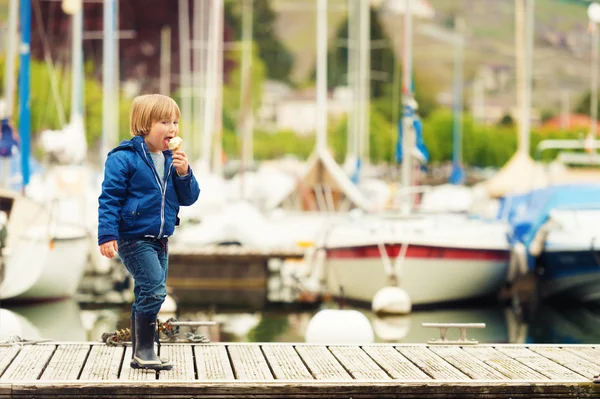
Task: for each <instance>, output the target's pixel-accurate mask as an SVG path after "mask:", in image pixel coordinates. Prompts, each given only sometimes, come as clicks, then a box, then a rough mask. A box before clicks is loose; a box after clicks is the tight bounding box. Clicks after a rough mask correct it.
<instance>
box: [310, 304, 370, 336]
mask: <svg viewBox="0 0 600 399" xmlns="http://www.w3.org/2000/svg"><path fill="white" fill-rule="evenodd" d="M304 339H305V341H306V342H309V343H336V344H342V343H355V344H358V343H372V342H374V340H375V335H374V333H373V327H371V323H370V322H369V319H367V317H366V316H365V315H363V314H362V313H360V312H359V311H357V310H352V309H341V310H340V309H324V310H321V311H319V312H317V314H315V315H314V316H313V317H312V319H310V321H309V322H308V325H307V326H306V332H305V334H304Z"/></svg>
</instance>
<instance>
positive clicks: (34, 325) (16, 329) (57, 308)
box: [0, 299, 87, 342]
mask: <svg viewBox="0 0 600 399" xmlns="http://www.w3.org/2000/svg"><path fill="white" fill-rule="evenodd" d="M1 310H2V312H3V313H2V315H3V316H4V318H3V319H0V337H3V339H7V337H8V336H11V335H18V336H19V337H21V338H23V339H52V340H60V341H76V342H79V341H87V334H86V331H85V329H84V327H83V324H82V323H81V316H80V308H79V305H78V304H77V302H75V301H74V300H72V299H69V300H63V301H57V302H51V303H45V304H29V305H19V306H11V307H10V308H4V309H1ZM8 315H10V316H8ZM7 318H10V320H11V322H12V323H9V322H7ZM13 323H14V324H13Z"/></svg>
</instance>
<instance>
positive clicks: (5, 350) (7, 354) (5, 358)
mask: <svg viewBox="0 0 600 399" xmlns="http://www.w3.org/2000/svg"><path fill="white" fill-rule="evenodd" d="M20 351H21V346H20V345H12V346H2V347H0V376H1V375H2V374H3V373H4V371H5V370H6V368H7V367H8V365H9V364H11V363H12V361H13V359H14V358H15V357H16V356H17V354H18V353H19V352H20Z"/></svg>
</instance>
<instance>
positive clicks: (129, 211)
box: [121, 200, 139, 227]
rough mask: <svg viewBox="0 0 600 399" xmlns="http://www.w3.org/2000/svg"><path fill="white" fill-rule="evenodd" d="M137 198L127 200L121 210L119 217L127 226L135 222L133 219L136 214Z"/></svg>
mask: <svg viewBox="0 0 600 399" xmlns="http://www.w3.org/2000/svg"><path fill="white" fill-rule="evenodd" d="M138 205H139V201H138V200H133V201H131V202H129V204H127V205H125V207H124V208H123V211H121V219H123V222H124V223H125V224H126V225H127V226H130V227H131V226H133V225H134V224H135V219H136V217H137V215H138Z"/></svg>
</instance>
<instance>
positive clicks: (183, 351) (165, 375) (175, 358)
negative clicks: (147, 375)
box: [158, 344, 196, 381]
mask: <svg viewBox="0 0 600 399" xmlns="http://www.w3.org/2000/svg"><path fill="white" fill-rule="evenodd" d="M160 357H162V358H165V359H167V360H169V361H170V362H171V363H173V369H172V370H169V371H159V372H158V379H159V380H161V381H169V380H191V381H193V380H195V379H196V375H195V374H194V351H193V350H192V347H191V346H190V345H166V344H163V345H161V347H160Z"/></svg>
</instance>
